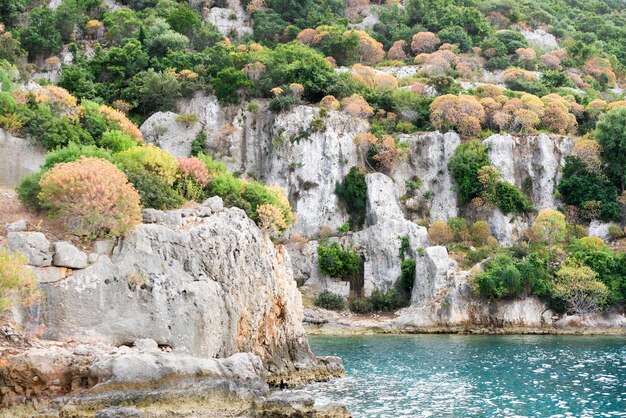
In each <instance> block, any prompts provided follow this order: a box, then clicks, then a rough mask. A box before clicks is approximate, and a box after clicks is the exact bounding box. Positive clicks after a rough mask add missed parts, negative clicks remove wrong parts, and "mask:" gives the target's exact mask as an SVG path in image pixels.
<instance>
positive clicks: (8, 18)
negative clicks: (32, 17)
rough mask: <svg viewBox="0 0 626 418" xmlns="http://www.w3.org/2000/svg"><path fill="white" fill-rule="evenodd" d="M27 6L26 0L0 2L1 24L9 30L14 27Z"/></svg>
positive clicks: (1, 0) (4, 0)
mask: <svg viewBox="0 0 626 418" xmlns="http://www.w3.org/2000/svg"><path fill="white" fill-rule="evenodd" d="M25 5H26V3H25V1H24V0H0V22H1V23H3V24H4V25H5V26H6V27H7V28H12V27H14V26H15V25H16V24H17V23H18V19H19V17H20V14H21V13H22V12H24V10H25V9H26V7H25Z"/></svg>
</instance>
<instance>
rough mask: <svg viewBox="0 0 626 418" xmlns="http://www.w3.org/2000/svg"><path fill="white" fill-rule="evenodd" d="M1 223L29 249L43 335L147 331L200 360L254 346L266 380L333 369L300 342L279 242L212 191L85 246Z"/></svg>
mask: <svg viewBox="0 0 626 418" xmlns="http://www.w3.org/2000/svg"><path fill="white" fill-rule="evenodd" d="M14 229H18V230H14ZM9 230H11V231H12V232H9V234H8V243H9V247H10V248H11V250H13V251H20V252H22V253H24V254H25V255H26V256H27V257H28V258H29V262H30V264H31V265H32V266H33V267H32V268H33V269H34V270H35V272H36V274H37V276H38V278H39V282H40V285H41V287H42V289H43V292H44V294H45V297H44V299H43V300H44V301H43V302H42V304H41V305H40V306H37V307H35V308H34V310H33V311H32V312H31V316H35V317H36V319H38V320H39V321H40V323H41V324H42V325H43V326H44V330H45V331H44V336H45V337H46V338H48V339H56V340H63V339H67V338H70V337H71V338H73V339H80V340H83V341H91V342H95V341H98V342H106V343H109V344H112V345H115V346H120V345H124V344H132V343H133V341H135V340H138V339H144V338H150V339H152V340H155V341H156V342H157V343H158V344H159V345H160V346H167V347H171V348H172V349H173V350H174V351H180V352H185V353H189V354H190V355H193V356H199V357H209V358H225V357H228V356H231V355H233V354H235V353H240V352H247V353H253V354H255V355H257V356H258V357H260V358H261V359H262V361H263V363H264V364H265V366H266V368H267V370H268V371H269V372H270V376H269V380H270V381H276V382H280V381H281V380H284V381H286V382H287V381H291V380H292V381H298V380H307V379H317V378H322V379H323V378H327V377H329V376H332V375H334V374H336V373H337V372H339V371H340V369H341V366H340V365H339V364H330V363H329V364H327V363H325V362H319V361H318V360H317V359H316V358H315V357H314V356H313V354H312V353H311V351H310V349H309V346H308V342H307V339H306V334H305V332H304V329H303V328H302V304H301V296H300V293H299V292H298V290H297V288H296V283H295V281H294V280H293V276H292V269H291V263H290V258H289V255H288V254H287V253H286V251H285V249H284V248H283V247H281V246H274V245H273V244H272V242H271V241H270V240H269V237H268V236H267V235H265V234H264V233H262V232H261V230H259V228H258V227H257V226H256V225H255V224H254V223H253V222H252V221H251V220H250V219H248V218H247V216H246V215H245V213H244V212H243V211H242V210H240V209H236V208H232V209H227V208H224V207H223V205H222V201H221V199H220V198H219V197H215V198H212V199H209V200H208V201H207V202H205V204H203V205H201V206H198V207H197V208H194V209H182V210H177V211H169V212H161V211H156V210H145V211H144V223H143V224H141V225H139V226H138V227H137V228H136V229H135V230H134V231H133V232H132V233H130V234H129V235H128V236H126V237H125V238H124V239H122V240H120V241H119V242H117V243H115V245H113V243H112V242H106V241H99V242H97V243H96V244H95V246H94V248H93V252H91V253H89V254H88V253H87V252H83V251H81V250H80V249H78V248H76V247H75V246H73V245H72V244H70V243H68V242H63V241H61V242H56V243H50V242H49V241H48V240H47V238H46V237H45V236H44V235H43V234H42V233H40V232H29V231H20V230H19V228H14V227H10V228H9Z"/></svg>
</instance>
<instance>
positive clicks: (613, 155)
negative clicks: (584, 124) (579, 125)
mask: <svg viewBox="0 0 626 418" xmlns="http://www.w3.org/2000/svg"><path fill="white" fill-rule="evenodd" d="M595 137H596V140H597V141H598V142H599V143H600V145H602V159H603V160H604V162H606V163H607V166H606V170H607V174H608V175H609V176H611V178H612V179H613V180H614V181H615V182H616V184H617V185H618V187H619V188H620V190H621V191H623V190H624V189H625V188H626V107H624V106H618V107H616V108H614V109H612V110H610V111H609V112H608V113H606V114H604V115H602V116H601V117H600V120H599V121H598V124H597V125H596V134H595Z"/></svg>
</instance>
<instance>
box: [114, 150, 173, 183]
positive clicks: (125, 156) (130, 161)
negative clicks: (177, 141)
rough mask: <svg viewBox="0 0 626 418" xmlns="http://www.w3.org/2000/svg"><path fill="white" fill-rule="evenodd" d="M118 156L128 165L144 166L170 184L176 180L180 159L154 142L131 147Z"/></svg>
mask: <svg viewBox="0 0 626 418" xmlns="http://www.w3.org/2000/svg"><path fill="white" fill-rule="evenodd" d="M116 157H117V159H118V160H119V161H120V162H121V163H122V164H124V165H125V166H126V167H128V168H135V169H139V168H144V169H146V170H148V171H149V172H151V173H153V174H156V175H157V176H159V177H161V178H162V179H163V180H164V181H165V183H167V184H168V185H170V186H171V185H172V184H174V181H175V180H176V174H177V173H178V161H177V160H176V158H174V157H173V156H172V155H171V154H170V153H168V152H166V151H163V150H162V149H161V148H159V147H155V146H154V145H152V144H148V145H146V146H143V147H133V148H129V149H127V150H126V151H122V152H120V153H119V154H117V155H116Z"/></svg>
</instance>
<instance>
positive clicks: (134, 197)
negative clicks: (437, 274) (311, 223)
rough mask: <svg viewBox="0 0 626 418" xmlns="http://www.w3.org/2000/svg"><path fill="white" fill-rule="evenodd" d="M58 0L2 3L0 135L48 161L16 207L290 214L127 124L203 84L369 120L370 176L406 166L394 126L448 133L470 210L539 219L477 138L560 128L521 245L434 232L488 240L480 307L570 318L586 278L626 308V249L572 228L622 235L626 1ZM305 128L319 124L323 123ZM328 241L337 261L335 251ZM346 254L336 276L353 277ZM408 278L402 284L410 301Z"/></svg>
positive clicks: (223, 94) (266, 192) (77, 226)
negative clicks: (542, 199)
mask: <svg viewBox="0 0 626 418" xmlns="http://www.w3.org/2000/svg"><path fill="white" fill-rule="evenodd" d="M53 3H54V6H55V7H54V8H51V5H50V4H48V2H46V1H42V0H0V90H1V91H0V128H2V129H3V130H5V131H7V132H9V133H11V134H12V135H14V136H18V137H23V138H28V139H31V140H32V141H34V142H36V143H38V144H40V145H42V146H43V147H45V149H46V150H48V151H49V153H48V156H47V159H46V162H45V164H44V166H43V167H42V169H41V171H40V172H39V173H36V174H33V175H31V176H28V177H25V178H24V179H23V180H22V182H21V184H20V185H19V187H18V193H19V196H20V198H21V200H22V201H23V202H24V203H25V204H26V205H27V206H29V207H31V208H33V209H37V210H44V211H47V212H48V213H49V214H50V215H52V216H57V217H59V218H60V219H63V220H64V222H65V224H66V225H67V228H68V231H70V232H72V233H75V234H77V235H80V236H84V237H87V238H95V237H100V236H120V235H123V234H124V233H126V232H127V231H129V230H130V229H131V228H132V227H133V226H134V225H135V224H136V223H138V222H139V221H140V209H141V208H142V207H144V208H148V207H150V208H157V209H168V208H176V207H181V206H183V205H185V204H186V203H187V202H193V201H202V200H204V199H206V198H207V197H210V196H215V195H218V196H221V197H222V198H223V199H224V201H225V203H226V204H227V205H229V206H237V207H240V208H242V209H243V210H245V211H246V213H247V214H248V216H249V217H250V218H251V219H253V220H254V221H255V222H257V224H259V225H260V226H262V227H264V228H265V229H267V230H268V231H269V232H271V233H272V234H274V236H277V235H279V234H280V233H281V232H283V231H285V230H287V229H288V228H289V227H290V226H291V225H292V224H293V223H294V222H295V216H294V214H293V213H292V210H291V206H290V203H289V202H288V200H287V198H286V196H285V193H284V191H282V190H280V189H277V188H273V187H268V186H265V185H263V184H261V183H259V182H257V181H255V180H251V179H246V178H240V177H238V176H236V175H234V174H232V173H229V172H228V171H227V169H226V166H225V165H224V164H222V163H219V162H217V161H216V160H214V159H213V157H212V156H211V155H209V153H208V152H207V149H205V147H204V145H205V142H206V136H203V135H205V134H204V133H203V132H200V134H199V135H198V138H197V139H196V141H195V142H194V146H193V147H192V150H193V156H189V157H188V158H178V159H176V158H175V157H173V156H172V155H170V154H169V153H167V152H165V151H163V150H161V149H160V148H158V147H155V146H153V145H149V144H145V143H144V142H143V138H142V134H141V132H140V131H139V129H138V127H137V125H139V124H140V123H142V122H143V121H144V120H146V119H147V118H148V117H149V116H150V115H152V114H153V113H155V112H158V111H166V110H175V109H176V104H177V101H179V99H186V98H187V99H189V98H191V97H193V96H194V95H197V94H198V93H199V92H203V93H206V94H213V95H215V96H216V97H217V99H218V100H219V102H220V103H221V104H222V105H224V106H242V107H244V108H245V109H247V110H248V111H255V110H258V104H257V103H256V102H255V103H252V102H251V100H252V99H264V100H263V101H262V103H266V104H267V108H268V109H269V110H270V111H271V112H277V113H278V112H284V111H288V110H290V109H291V108H293V107H294V106H296V105H299V104H310V105H314V106H319V108H320V113H319V114H320V118H323V117H325V116H326V115H328V113H329V112H330V111H335V110H338V111H342V112H345V113H347V114H349V115H351V116H353V117H355V118H363V119H368V121H369V126H370V128H369V132H366V133H361V134H360V135H358V136H357V137H356V138H355V142H356V143H357V144H358V145H359V147H361V148H362V149H363V151H364V155H366V156H367V157H366V163H367V165H368V167H369V169H371V170H375V171H381V172H389V171H390V170H391V169H392V168H393V167H394V165H395V164H396V162H397V161H398V160H399V159H400V158H402V156H404V155H406V153H407V145H406V144H405V143H404V142H403V141H402V140H401V139H400V134H409V133H413V132H417V131H428V130H440V131H444V132H445V131H448V130H452V131H455V132H457V133H459V135H461V137H462V138H463V144H462V145H461V146H459V147H458V148H457V149H456V152H455V154H454V156H453V157H452V159H451V160H450V161H449V165H448V168H449V170H450V172H451V173H452V176H453V178H454V181H455V187H456V190H457V191H458V194H459V197H460V201H461V203H462V204H463V205H464V206H466V207H468V208H471V209H472V210H479V209H480V208H481V207H484V206H491V207H497V208H499V209H500V210H501V211H502V213H504V214H511V215H515V216H517V215H524V214H531V213H534V212H535V208H534V207H533V204H532V202H531V200H530V199H529V198H528V196H527V195H526V194H525V192H524V191H522V190H521V189H520V188H518V187H516V186H515V185H513V184H510V183H508V182H506V181H504V180H503V179H502V175H501V173H500V172H499V171H498V170H497V169H496V168H495V167H493V166H492V164H491V162H490V161H489V158H488V156H487V154H488V152H487V151H488V150H487V149H486V147H485V146H484V145H482V144H481V143H480V141H479V139H481V138H485V137H487V136H489V135H491V134H493V133H510V134H514V135H530V134H536V133H549V134H553V135H567V136H570V137H573V138H575V140H576V142H575V146H574V150H573V153H572V155H571V156H569V157H568V159H567V162H566V164H565V166H564V167H563V169H562V178H561V181H560V184H559V185H558V187H557V190H556V193H557V194H558V197H559V198H560V199H561V201H562V203H563V207H562V212H563V213H561V212H556V213H551V212H543V211H542V212H540V213H539V215H538V216H537V219H536V220H535V226H533V228H532V230H530V231H529V232H528V236H527V240H526V241H525V242H524V243H522V244H523V245H522V246H521V247H519V248H516V249H515V250H514V251H511V252H505V253H503V252H502V251H500V250H499V249H497V248H496V246H494V245H493V242H492V241H493V238H491V237H490V231H488V230H487V231H484V228H482V224H480V225H479V226H477V227H476V228H475V231H474V235H475V236H471V235H472V234H471V228H472V227H473V226H474V225H465V226H463V227H462V225H461V226H459V225H460V224H459V222H460V223H462V222H464V220H458V219H457V220H456V221H451V222H452V223H450V222H449V223H448V224H446V223H440V224H437V225H435V224H433V225H431V228H430V229H431V231H432V234H431V235H432V236H431V241H432V242H433V243H437V244H444V245H448V246H450V247H453V246H454V245H456V246H457V248H460V250H459V251H460V252H462V253H466V252H468V251H469V247H474V245H476V247H479V248H487V249H488V251H485V252H483V253H481V254H482V255H483V256H482V257H479V256H476V254H475V253H476V252H475V251H474V250H472V251H474V252H473V253H472V254H473V255H472V256H471V257H474V258H477V259H475V260H473V261H481V260H483V259H485V258H487V257H491V258H490V260H489V261H488V263H487V264H486V268H485V271H484V272H483V273H481V274H479V275H477V277H476V278H475V281H474V285H475V286H474V290H475V292H476V293H477V294H479V295H481V296H484V297H487V298H501V297H504V298H506V297H516V296H519V295H521V294H535V295H538V296H541V297H545V298H546V299H547V300H549V301H550V302H551V303H553V304H554V305H555V306H557V307H558V306H560V307H561V309H566V308H565V307H566V306H568V308H567V309H578V308H575V307H574V308H572V306H570V305H571V304H572V303H573V302H571V299H572V297H573V296H572V295H571V294H570V293H571V289H572V288H574V287H575V286H578V285H580V287H581V289H582V292H583V293H584V294H585V295H587V296H589V298H590V299H592V301H591V302H589V303H591V304H592V305H593V309H592V310H597V309H604V308H605V307H607V306H609V305H611V304H613V303H615V302H620V301H622V300H623V299H624V297H625V295H626V280H624V277H625V276H626V273H625V271H626V267H625V266H626V263H625V261H624V257H622V256H621V255H619V254H617V253H616V252H614V251H613V250H612V249H610V248H609V247H606V246H605V244H603V243H598V242H596V241H593V240H586V241H583V240H584V238H583V240H578V238H580V237H581V236H582V235H584V233H582V232H581V230H582V229H583V227H582V226H581V225H585V224H587V223H588V222H590V221H594V220H601V221H604V222H612V223H613V224H612V227H611V236H612V238H613V239H619V238H622V237H623V235H624V224H625V223H626V192H625V188H626V165H625V164H624V161H626V100H624V91H623V89H622V88H623V87H624V85H625V83H626V78H625V77H626V72H625V68H626V48H625V47H624V45H626V4H625V3H624V2H623V1H619V0H591V1H589V0H586V1H578V0H545V1H542V0H518V1H513V0H497V1H481V0H436V1H425V0H406V1H393V0H388V1H386V2H384V1H379V2H370V1H367V0H345V1H339V0H305V1H294V0H243V1H241V3H239V2H238V1H220V0H217V1H212V0H193V1H175V0H119V1H117V2H114V1H111V0H107V1H101V0H63V1H61V2H57V1H55V2H53ZM215 8H224V9H229V10H230V11H229V17H228V21H229V22H231V24H228V23H224V22H223V21H220V22H217V23H218V26H216V25H214V24H212V23H210V22H211V18H210V17H211V16H212V13H213V12H212V11H213V10H215ZM246 25H248V26H246ZM238 29H240V30H238ZM178 122H179V123H181V124H183V125H185V126H192V125H194V124H196V123H197V122H198V118H197V116H196V115H194V114H181V115H180V116H179V119H178ZM314 122H315V123H314ZM314 122H312V123H311V130H315V129H321V128H320V126H323V123H324V122H323V120H321V119H319V120H316V121H314ZM362 171H363V170H362V169H358V168H356V167H354V168H352V170H350V174H349V176H347V177H346V179H345V180H344V182H343V184H341V185H338V187H337V195H338V196H339V198H340V199H344V200H345V201H346V202H345V203H346V205H347V207H348V209H349V211H350V212H351V213H350V215H351V219H350V222H349V224H347V225H346V226H345V230H346V231H348V230H350V229H353V230H358V229H359V228H360V227H361V225H362V224H363V221H364V211H365V196H366V194H367V193H366V190H365V189H364V187H365V186H364V185H365V181H364V177H363V173H362ZM94 172H97V173H107V178H110V179H114V180H115V181H114V182H113V183H114V184H113V183H111V181H108V180H107V181H104V180H103V176H102V175H100V176H94V175H92V174H93V173H94ZM90 174H91V175H90ZM407 187H408V186H407ZM411 187H413V188H416V189H418V188H419V184H418V182H417V181H416V182H415V183H412V184H411ZM103 190H106V193H103ZM122 214H123V215H122ZM96 215H97V216H96ZM542 216H543V218H542ZM561 217H562V219H561ZM454 222H457V224H455V223H454ZM489 238H491V240H490V239H489ZM476 243H478V244H476ZM325 248H326V247H320V249H321V250H323V249H325ZM328 248H331V249H332V250H333V252H332V254H331V252H328V254H330V255H333V254H334V255H337V254H339V253H340V250H341V251H343V249H341V248H334V247H328ZM329 251H330V250H329ZM322 252H323V251H322ZM495 255H497V257H496V256H495ZM348 256H351V257H352V255H351V254H349V253H348V255H347V256H346V257H348ZM329 257H330V256H329ZM337 257H338V256H337ZM337 257H335V258H337ZM471 257H470V258H471ZM327 258H328V257H327ZM339 258H340V257H339ZM350 260H351V263H349V264H350V266H351V270H350V271H349V272H348V273H346V275H350V274H355V271H356V270H358V266H356V264H358V263H357V262H356V261H355V258H354V257H352V258H350ZM602 260H604V261H602ZM326 261H328V260H326ZM331 261H332V260H331ZM405 267H406V268H405V269H404V270H406V274H405V271H404V270H403V274H404V275H405V276H406V277H405V280H404V282H405V285H404V286H405V289H404V290H403V291H404V292H405V293H406V292H409V293H410V288H411V287H412V281H411V280H410V277H411V274H412V271H411V266H410V263H405ZM326 268H327V270H328V271H333V272H334V273H336V274H337V275H338V276H341V275H342V274H343V273H344V272H337V271H336V270H337V269H338V267H337V266H336V265H330V266H326ZM352 270H354V271H352ZM413 270H414V266H413ZM340 273H341V274H340ZM406 283H408V284H406ZM581 283H582V284H581ZM568 292H570V293H568ZM576 295H578V294H576ZM405 296H406V295H405ZM568 303H569V304H570V305H567V304H568ZM390 305H393V306H394V307H395V305H394V304H390ZM580 309H581V311H582V310H584V309H583V308H580ZM589 309H591V308H589ZM365 310H366V309H365Z"/></svg>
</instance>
